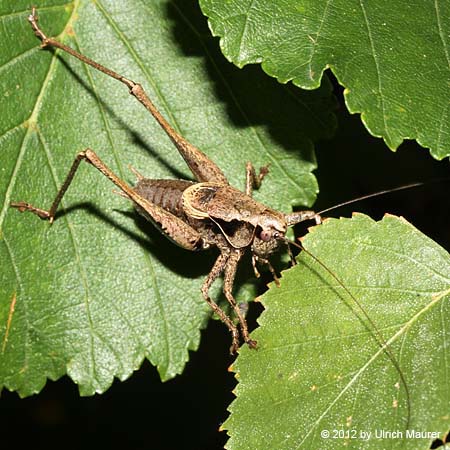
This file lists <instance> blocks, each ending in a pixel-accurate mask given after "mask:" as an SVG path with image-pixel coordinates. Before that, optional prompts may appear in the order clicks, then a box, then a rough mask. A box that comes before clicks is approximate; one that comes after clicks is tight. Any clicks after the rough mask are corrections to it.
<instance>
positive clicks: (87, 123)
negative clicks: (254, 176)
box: [0, 0, 335, 396]
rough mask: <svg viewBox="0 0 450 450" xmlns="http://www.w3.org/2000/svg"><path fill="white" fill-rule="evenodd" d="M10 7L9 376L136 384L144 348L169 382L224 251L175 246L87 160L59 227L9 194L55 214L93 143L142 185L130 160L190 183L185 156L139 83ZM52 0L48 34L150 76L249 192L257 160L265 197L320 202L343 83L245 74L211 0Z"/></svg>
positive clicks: (191, 133) (5, 241)
mask: <svg viewBox="0 0 450 450" xmlns="http://www.w3.org/2000/svg"><path fill="white" fill-rule="evenodd" d="M2 5H3V6H2V7H3V9H4V11H3V16H2V18H1V19H0V20H1V22H2V26H3V28H4V29H7V30H9V32H8V33H7V34H6V35H5V37H6V38H5V39H2V41H1V43H0V45H1V46H2V47H1V50H0V55H1V62H0V65H1V71H2V74H1V83H2V92H3V93H4V95H3V96H2V97H1V98H0V101H1V105H0V109H1V111H2V114H1V117H0V136H1V145H2V152H1V159H2V163H1V168H2V170H1V172H0V195H1V198H2V200H1V203H0V205H1V209H0V211H1V212H0V229H1V240H0V260H1V266H2V271H1V281H0V327H1V328H0V336H2V339H3V342H4V349H3V350H4V351H2V353H1V355H0V358H1V359H0V379H1V384H3V385H4V386H6V387H7V388H8V389H11V390H17V391H19V392H20V394H21V395H24V396H25V395H30V394H31V393H35V392H38V391H39V390H40V389H42V387H43V386H44V384H45V380H46V378H47V377H48V378H51V379H57V378H59V377H60V376H62V375H63V374H64V373H66V372H67V373H68V374H69V376H70V377H71V378H72V379H73V380H74V381H75V382H76V383H77V384H78V385H79V386H80V391H81V393H82V394H84V395H88V394H93V393H94V392H103V391H104V390H105V389H107V388H108V387H109V385H110V384H111V382H112V380H113V377H118V378H120V379H125V378H127V377H129V376H130V374H131V373H132V371H133V370H136V369H137V368H138V367H139V366H140V364H141V362H142V360H143V358H144V357H147V358H148V359H149V360H150V361H151V363H152V364H154V365H156V366H157V367H158V370H159V372H160V374H161V378H162V379H163V380H167V379H169V378H171V377H173V376H175V375H176V374H178V373H181V372H182V370H183V368H184V365H185V362H186V361H187V359H188V350H189V349H192V350H194V349H196V348H197V346H198V343H199V338H200V328H201V327H203V326H204V324H205V321H206V320H207V319H208V317H209V316H210V311H209V308H208V307H207V305H206V304H205V302H204V301H203V300H202V298H201V295H200V286H201V283H202V280H203V279H204V278H205V276H206V274H207V272H208V270H209V268H210V267H211V265H212V263H213V261H214V259H213V258H214V255H213V254H210V255H208V254H206V255H203V254H193V253H190V252H187V251H184V250H181V249H178V248H176V247H175V246H174V245H173V244H172V243H171V242H169V241H168V240H167V239H165V238H163V237H162V236H160V235H159V233H158V232H157V231H156V229H154V228H153V227H152V226H151V225H150V224H147V223H145V221H143V220H140V219H139V218H136V216H135V214H134V212H133V209H132V206H131V205H130V204H129V202H127V200H125V199H123V198H122V197H119V196H117V195H114V194H113V193H112V190H113V185H112V184H111V183H110V182H109V181H108V180H107V179H106V178H104V177H102V176H101V175H100V174H99V173H98V172H97V171H95V170H94V169H93V168H92V167H88V166H87V165H84V166H82V167H81V169H80V171H79V173H77V176H76V179H75V181H74V183H73V184H72V185H71V187H70V189H69V191H68V193H67V195H66V196H65V197H64V201H63V209H62V211H61V214H60V215H59V216H58V217H57V220H55V222H54V224H53V225H52V226H50V225H49V224H48V223H46V222H43V221H40V220H39V219H38V218H37V217H35V216H33V215H31V214H26V215H21V214H20V213H19V212H18V211H17V210H13V209H10V208H9V203H10V202H11V201H21V200H25V201H28V202H30V203H32V204H35V205H37V206H41V207H43V208H48V207H49V206H50V204H51V201H52V200H53V198H54V196H55V194H56V192H57V189H58V187H59V186H60V185H61V183H62V180H63V179H64V177H65V176H66V174H67V171H68V170H69V167H70V165H71V163H72V161H73V158H74V157H75V155H76V153H77V152H78V151H80V150H82V149H84V148H86V147H90V148H92V149H94V150H95V151H96V152H97V153H98V154H99V156H100V157H101V158H102V159H103V160H104V161H105V162H106V163H107V164H108V165H109V166H110V167H111V168H112V169H113V170H114V171H115V172H116V173H117V174H118V175H119V176H121V177H123V178H124V179H126V180H128V181H129V182H133V179H134V176H133V175H132V173H131V171H130V170H129V165H131V166H133V167H135V168H136V169H137V170H139V171H140V172H141V173H143V174H144V175H146V176H148V177H151V178H183V177H189V172H188V170H187V168H186V165H185V163H184V161H183V160H182V158H181V157H179V155H178V153H177V151H176V149H175V147H174V146H173V145H172V143H171V142H170V141H169V139H168V138H167V136H166V135H165V134H164V132H163V131H162V130H161V129H160V128H159V126H158V124H157V123H156V122H155V121H154V119H153V118H152V117H150V116H149V114H148V113H147V112H146V110H145V109H144V108H143V107H142V106H141V105H140V104H138V102H136V100H134V99H133V98H132V97H130V95H129V94H128V91H127V89H126V87H124V86H122V85H120V83H118V82H117V81H115V80H112V79H109V78H108V77H106V76H105V75H103V74H101V73H98V72H97V71H95V70H94V69H92V68H87V67H85V66H84V65H83V64H81V63H79V62H78V61H77V60H75V59H74V58H71V57H69V56H67V55H65V54H62V53H61V52H59V51H56V52H54V51H45V50H41V49H39V40H38V39H37V38H36V37H35V36H34V34H33V32H32V30H31V27H30V26H29V25H28V23H27V15H28V14H29V9H28V7H27V6H24V5H23V4H22V5H20V4H19V2H17V1H12V0H11V1H9V2H2ZM37 7H38V13H39V16H40V24H41V26H42V28H43V29H44V30H45V31H46V32H47V34H48V35H50V36H57V37H58V39H60V40H62V41H63V42H65V43H66V44H68V45H71V46H73V47H74V48H75V49H77V50H79V51H81V52H83V53H85V54H86V55H89V56H90V57H92V58H94V59H96V60H97V61H99V62H100V63H103V64H105V65H107V66H109V67H111V68H113V69H114V70H116V71H118V72H120V73H123V74H124V75H125V76H127V77H128V78H131V79H134V80H136V81H139V82H141V83H142V84H143V85H144V87H145V89H147V91H148V93H149V95H150V97H151V98H152V99H154V101H155V103H156V105H157V107H158V108H160V110H161V111H162V113H163V114H164V115H165V116H166V117H167V118H168V120H169V121H170V122H171V123H172V124H173V125H174V126H175V127H176V128H177V129H178V130H179V131H180V132H181V133H182V134H183V135H184V136H185V137H186V138H187V139H189V140H190V141H191V142H193V143H194V144H196V145H198V146H199V147H200V148H202V149H203V150H204V151H205V152H206V153H207V154H208V155H210V156H211V157H212V158H213V159H214V160H215V161H216V162H217V163H218V164H219V166H220V167H222V168H223V170H224V172H225V173H226V174H227V176H229V178H230V181H231V182H232V184H234V185H235V186H240V187H243V186H244V180H245V162H246V161H252V162H253V163H254V164H255V166H256V167H258V166H262V165H265V164H267V163H270V164H271V172H270V174H269V176H268V177H267V182H266V183H264V186H263V187H262V189H261V190H260V192H258V193H257V194H256V195H258V196H259V198H260V199H261V200H263V201H267V202H269V201H270V204H271V205H272V206H274V207H276V208H279V209H281V210H285V211H288V210H290V208H291V205H292V203H300V204H304V205H311V204H312V203H313V202H314V199H315V194H316V192H317V189H318V188H317V182H316V180H315V177H314V176H313V175H312V173H311V171H312V170H313V169H314V168H315V157H314V153H313V146H312V142H311V139H317V138H320V137H326V136H329V135H330V134H331V132H332V130H333V126H334V120H335V119H334V117H333V115H332V113H331V112H330V111H331V109H332V107H333V104H334V101H333V99H332V98H331V96H330V87H329V85H326V86H324V87H323V88H322V89H320V90H318V91H315V92H301V91H300V90H298V89H296V88H292V87H282V86H280V85H278V83H276V82H275V81H274V80H271V79H269V78H268V77H266V76H265V75H264V74H263V73H260V71H259V70H257V68H256V70H255V69H253V70H247V71H244V72H243V71H241V70H239V69H236V68H235V67H233V66H231V65H230V64H228V63H227V62H226V61H224V59H223V56H222V55H221V54H220V52H219V51H218V49H217V44H216V42H215V40H214V39H213V38H212V37H211V35H210V34H209V32H208V30H207V28H206V26H205V21H204V18H203V17H202V16H201V14H200V13H199V11H198V7H197V11H196V10H195V9H193V8H192V5H189V4H186V2H179V4H176V3H175V4H173V3H170V2H167V1H160V2H150V3H149V2H147V4H145V5H143V4H142V2H138V1H128V2H127V6H126V7H125V6H124V4H123V3H121V2H115V1H103V2H96V3H94V2H90V1H76V2H74V3H73V4H72V3H71V4H67V3H65V2H62V1H52V2H51V1H41V2H37ZM144 30H145V32H144ZM298 124H305V125H306V126H305V127H303V126H302V127H299V126H298ZM275 180H277V181H276V182H275ZM253 292H254V288H253V289H249V288H247V290H245V289H240V291H239V294H238V295H239V296H241V298H243V297H242V296H244V297H245V296H246V297H247V298H248V297H251V296H252V295H253V294H252V293H253ZM13 304H14V305H15V308H14V312H12V307H11V305H13ZM9 317H10V319H11V320H10V319H8V318H9Z"/></svg>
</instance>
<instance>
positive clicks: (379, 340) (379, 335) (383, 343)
mask: <svg viewBox="0 0 450 450" xmlns="http://www.w3.org/2000/svg"><path fill="white" fill-rule="evenodd" d="M421 184H423V183H421ZM284 240H285V242H286V243H287V244H288V245H294V246H295V247H297V248H299V249H300V250H302V251H304V252H305V253H306V254H307V255H308V256H310V257H311V258H312V259H313V260H314V261H315V262H316V263H318V264H319V265H320V266H321V267H322V268H323V269H324V270H325V271H326V272H327V273H329V274H330V275H331V276H332V277H333V279H334V280H336V282H337V283H338V284H339V286H340V287H342V289H344V291H345V292H346V293H347V295H348V296H349V297H350V298H351V299H352V300H353V302H354V303H355V304H356V305H357V307H358V308H359V309H360V311H361V312H362V313H363V316H364V317H365V318H366V320H367V321H368V322H369V324H370V325H371V326H372V328H373V329H374V330H375V335H373V336H374V338H375V340H376V341H377V344H378V345H379V346H380V347H381V349H382V350H383V351H384V352H385V353H386V355H387V356H388V357H389V359H390V360H391V362H392V364H393V365H394V367H395V369H396V370H397V372H398V374H399V376H400V381H401V383H402V384H403V386H404V388H405V393H406V401H407V408H408V413H407V421H406V429H408V428H409V423H410V420H411V397H410V394H409V388H408V385H407V383H406V379H405V376H404V375H403V372H402V370H401V368H400V365H399V363H398V361H397V359H396V358H395V356H394V354H393V353H392V351H391V350H390V348H389V345H388V343H387V341H386V339H385V338H384V336H383V335H382V333H381V331H380V330H379V329H378V327H377V326H376V325H375V322H374V321H373V320H372V319H371V318H370V316H369V314H367V312H366V310H365V309H364V307H363V306H362V304H361V302H360V301H359V300H358V299H357V298H356V297H355V296H354V295H353V294H352V293H351V291H350V289H348V288H347V286H345V284H344V283H343V282H342V281H341V280H340V278H339V277H338V276H337V275H336V274H335V273H334V272H333V271H332V270H331V269H329V268H328V267H327V266H326V265H325V264H324V263H323V262H322V261H321V260H320V259H319V258H317V256H314V255H313V254H312V253H311V252H310V251H309V250H306V249H305V247H303V245H301V244H299V243H297V242H293V241H290V240H289V239H286V238H285V239H284Z"/></svg>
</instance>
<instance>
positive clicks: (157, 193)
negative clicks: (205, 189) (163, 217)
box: [134, 178, 195, 218]
mask: <svg viewBox="0 0 450 450" xmlns="http://www.w3.org/2000/svg"><path fill="white" fill-rule="evenodd" d="M193 184H195V183H194V182H192V181H186V180H152V179H147V178H143V179H141V180H139V181H138V182H137V184H136V186H135V187H134V190H135V192H136V193H138V194H139V195H140V196H142V197H144V198H145V199H147V200H148V201H150V202H151V203H153V204H155V205H158V206H161V207H162V208H164V209H165V210H166V211H169V212H170V213H172V214H174V215H176V216H177V217H180V218H183V217H184V211H183V206H182V202H181V196H182V194H183V191H184V190H185V189H187V188H188V187H189V186H192V185H193Z"/></svg>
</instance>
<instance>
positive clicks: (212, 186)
mask: <svg viewBox="0 0 450 450" xmlns="http://www.w3.org/2000/svg"><path fill="white" fill-rule="evenodd" d="M29 21H30V23H31V26H32V28H33V31H34V33H35V34H36V36H37V37H38V38H39V39H41V41H42V46H43V47H56V48H59V49H61V50H63V51H65V52H67V53H69V54H70V55H72V56H74V57H75V58H78V59H79V60H81V61H83V62H84V63H86V64H88V65H90V66H92V67H94V68H95V69H97V70H99V71H101V72H103V73H105V74H106V75H108V76H110V77H112V78H115V79H117V80H118V81H120V82H122V83H123V84H125V85H126V86H127V87H128V88H129V90H130V94H131V95H133V96H134V97H135V98H136V99H137V100H139V102H140V103H142V105H143V106H144V107H145V108H146V109H147V110H148V111H149V112H150V113H151V114H152V115H153V117H154V118H155V119H156V120H157V121H158V123H159V124H160V125H161V127H162V128H163V129H164V131H165V132H166V133H167V134H168V135H169V137H170V138H171V140H172V141H173V143H174V144H175V146H176V147H177V149H178V151H179V153H180V155H181V156H182V157H183V158H184V160H185V161H186V163H187V165H188V167H189V168H190V170H191V172H192V174H193V176H194V178H195V180H196V181H186V180H152V179H147V178H144V177H143V176H142V175H140V174H137V175H138V181H137V184H136V186H134V187H131V186H129V185H128V184H127V183H125V182H124V181H123V180H122V179H120V178H119V177H117V176H116V175H115V174H114V173H113V172H112V171H111V169H109V168H108V167H107V166H106V165H105V164H104V163H103V161H101V159H100V158H99V157H98V156H97V155H96V153H95V152H94V151H92V150H91V149H86V150H84V151H82V152H80V153H79V154H78V155H77V157H76V158H75V160H74V162H73V164H72V167H71V169H70V170H69V173H68V175H67V177H66V179H65V181H64V183H63V185H62V186H61V188H60V190H59V191H58V193H57V195H56V198H55V199H54V201H53V204H52V205H51V207H50V209H49V210H44V209H41V208H37V207H35V206H33V205H31V204H29V203H26V202H16V203H12V204H11V206H13V207H15V208H17V209H19V210H20V211H22V212H23V211H29V212H32V213H34V214H36V215H38V216H39V217H40V218H42V219H47V220H49V221H50V222H52V221H53V219H54V217H55V213H56V210H57V208H58V206H59V204H60V202H61V199H62V197H63V196H64V194H65V192H66V190H67V189H68V187H69V185H70V183H71V182H72V180H73V177H74V175H75V173H76V171H77V169H78V167H79V165H80V163H81V161H83V160H85V161H87V162H89V163H90V164H92V165H93V166H94V167H95V168H96V169H98V170H99V171H100V172H101V173H102V174H103V175H105V176H106V177H107V178H109V179H110V180H111V181H112V182H113V183H114V184H115V185H116V186H117V187H119V189H120V190H121V193H122V195H123V196H124V197H126V198H128V199H130V200H131V201H132V202H133V203H134V205H135V207H136V209H137V211H138V212H139V213H140V214H142V215H143V216H144V217H146V218H147V219H149V220H150V221H152V222H154V223H155V224H156V225H157V226H158V227H159V228H160V230H161V231H162V232H163V233H165V234H166V235H167V236H168V237H169V238H170V239H171V240H172V241H174V242H175V243H176V244H178V245H179V246H181V247H183V248H185V249H187V250H202V249H206V248H209V247H217V249H218V250H219V252H220V254H219V256H218V258H217V260H216V262H215V263H214V265H213V267H212V269H211V271H210V273H209V274H208V276H207V278H206V280H205V282H204V283H203V286H202V288H201V292H202V295H203V297H204V299H205V300H206V301H207V302H208V304H209V305H210V306H211V308H212V309H213V311H214V312H215V313H216V314H217V315H218V316H219V317H220V318H221V319H222V321H223V322H224V323H225V325H226V326H227V327H228V329H229V330H230V332H231V334H232V340H233V342H232V346H231V351H232V352H235V351H236V350H237V348H238V345H239V336H240V335H241V336H242V338H243V339H244V341H245V342H246V343H247V344H248V345H249V346H250V347H256V342H255V341H253V340H252V339H251V338H250V336H249V332H248V329H247V322H246V320H245V318H244V317H243V315H242V312H241V310H240V308H239V307H238V305H237V302H236V300H235V298H234V297H233V294H232V292H233V285H234V279H235V275H236V270H237V267H238V263H239V261H240V259H241V258H242V256H243V255H244V253H245V252H246V251H249V252H251V254H252V262H253V267H254V269H255V274H256V275H259V274H258V272H257V270H256V263H257V262H258V261H259V262H262V263H264V264H267V265H268V266H269V268H270V270H271V271H272V273H273V274H274V276H275V277H276V275H275V271H274V270H273V268H272V266H271V265H270V263H269V260H268V258H269V257H270V255H271V254H272V253H274V252H275V251H277V250H278V249H279V247H280V245H282V244H283V243H284V242H285V233H286V230H287V228H288V227H289V226H292V225H294V224H296V223H298V222H301V221H303V220H309V219H315V220H316V221H317V222H318V221H319V220H320V218H319V217H318V215H317V214H315V213H314V212H313V211H302V212H296V213H291V214H284V213H281V212H279V211H275V210H273V209H271V208H269V207H268V206H266V205H264V204H262V203H259V202H257V201H255V200H254V199H253V198H252V192H253V188H258V187H259V186H260V184H261V181H262V179H263V178H264V176H265V175H266V174H267V172H268V169H267V167H263V168H262V169H260V172H259V174H258V175H257V174H256V173H255V170H254V168H253V166H252V164H251V163H247V166H246V186H245V192H242V191H240V190H238V189H236V188H234V187H232V186H230V185H229V182H228V180H227V178H226V176H225V175H224V173H223V172H222V170H221V169H220V168H219V167H218V166H217V165H216V164H215V163H214V162H213V161H211V160H210V159H209V158H208V157H207V156H206V155H205V154H204V153H203V152H201V151H200V150H199V149H198V148H196V147H195V146H193V145H192V144H190V143H189V142H188V141H186V140H185V139H184V138H183V137H182V136H181V135H180V134H178V133H177V132H176V131H175V130H174V129H173V128H172V127H171V126H170V124H169V123H168V122H167V121H166V120H165V119H164V117H163V116H162V115H161V114H160V112H159V111H158V110H157V109H156V107H155V106H154V105H153V103H152V102H151V100H150V99H149V97H148V96H147V94H146V93H145V91H144V90H143V88H142V86H141V85H140V84H138V83H135V82H134V81H131V80H129V79H127V78H125V77H123V76H122V75H119V74H117V73H116V72H114V71H112V70H110V69H108V68H106V67H104V66H102V65H100V64H98V63H96V62H95V61H93V60H91V59H89V58H87V57H86V56H84V55H82V54H80V53H78V52H76V51H75V50H73V49H71V48H70V47H67V46H66V45H64V44H61V43H60V42H58V41H57V40H55V39H53V38H48V37H47V36H46V35H45V34H44V32H43V31H42V30H41V29H40V28H39V26H38V24H37V16H36V11H35V9H34V8H33V11H32V14H31V16H30V17H29ZM222 274H223V278H224V283H223V292H224V295H225V297H226V299H227V300H228V302H229V303H230V305H231V307H232V309H233V311H234V313H235V315H236V317H237V319H238V321H239V326H240V331H239V329H238V328H237V326H236V325H235V324H234V322H233V320H232V319H231V318H230V317H229V316H228V315H227V314H226V313H225V312H224V311H223V310H222V309H221V308H220V307H219V306H218V305H217V304H216V303H215V302H214V301H213V300H212V299H211V298H210V296H209V289H210V287H211V285H212V283H213V282H214V281H215V280H216V279H217V278H218V277H219V276H221V275H222ZM275 279H276V278H275Z"/></svg>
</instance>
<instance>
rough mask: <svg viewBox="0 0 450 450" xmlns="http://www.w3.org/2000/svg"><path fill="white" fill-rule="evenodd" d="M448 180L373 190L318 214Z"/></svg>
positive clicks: (441, 179)
mask: <svg viewBox="0 0 450 450" xmlns="http://www.w3.org/2000/svg"><path fill="white" fill-rule="evenodd" d="M448 181H450V178H437V179H435V180H431V181H420V182H417V183H410V184H405V185H403V186H398V187H395V188H391V189H384V190H382V191H378V192H373V193H372V194H367V195H363V196H362V197H357V198H353V199H351V200H347V201H345V202H342V203H338V204H337V205H334V206H331V207H330V208H326V209H323V210H322V211H319V212H318V213H317V214H318V215H322V214H324V213H327V212H329V211H333V210H334V209H337V208H341V207H342V206H347V205H351V204H352V203H356V202H360V201H362V200H366V199H368V198H372V197H379V196H381V195H385V194H390V193H391V192H398V191H403V190H406V189H411V188H416V187H420V186H425V185H429V184H435V183H444V182H448Z"/></svg>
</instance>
